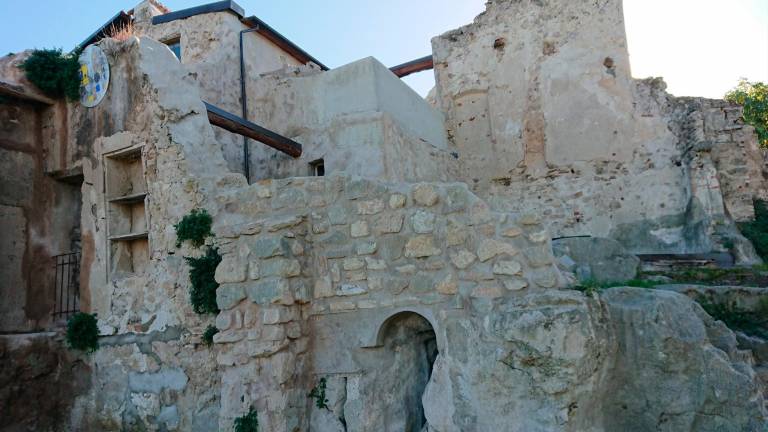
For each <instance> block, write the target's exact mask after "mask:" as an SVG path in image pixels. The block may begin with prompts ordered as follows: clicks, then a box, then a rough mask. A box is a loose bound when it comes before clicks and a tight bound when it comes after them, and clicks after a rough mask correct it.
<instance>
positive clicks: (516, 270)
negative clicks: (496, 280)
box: [493, 260, 523, 276]
mask: <svg viewBox="0 0 768 432" xmlns="http://www.w3.org/2000/svg"><path fill="white" fill-rule="evenodd" d="M522 273H523V266H522V265H520V263H519V262H517V261H514V260H510V261H499V262H497V263H496V264H494V265H493V274H497V275H506V276H517V275H520V274H522Z"/></svg>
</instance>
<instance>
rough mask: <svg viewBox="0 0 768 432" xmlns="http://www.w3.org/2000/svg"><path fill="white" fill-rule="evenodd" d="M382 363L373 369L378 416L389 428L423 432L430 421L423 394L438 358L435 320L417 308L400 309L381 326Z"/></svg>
mask: <svg viewBox="0 0 768 432" xmlns="http://www.w3.org/2000/svg"><path fill="white" fill-rule="evenodd" d="M379 338H380V339H379V340H380V341H381V346H380V348H378V349H377V350H376V351H378V357H379V365H380V366H379V367H378V368H376V369H377V370H375V371H371V372H370V373H369V378H368V379H366V381H368V382H367V383H366V384H367V385H368V386H373V388H371V387H369V392H370V391H371V390H373V392H372V393H369V394H371V396H372V398H373V399H374V400H372V401H371V402H372V404H371V405H369V406H373V407H376V408H375V410H376V411H378V412H377V413H376V415H375V416H374V417H378V418H379V419H380V421H381V423H380V427H381V429H378V430H382V431H386V432H395V431H397V432H401V431H405V432H421V431H422V430H423V429H424V426H425V425H426V417H425V416H424V407H423V405H422V396H423V395H424V391H425V390H426V388H427V384H428V383H429V379H430V377H431V375H432V367H433V365H434V362H435V359H436V358H437V354H438V348H437V338H436V335H435V330H434V328H433V327H432V324H430V322H429V321H428V320H427V319H426V318H424V317H423V316H422V315H419V314H418V313H415V312H400V313H397V314H395V315H393V316H392V317H390V318H388V319H387V320H386V321H384V323H383V324H382V326H381V328H380V329H379ZM371 420H372V419H371Z"/></svg>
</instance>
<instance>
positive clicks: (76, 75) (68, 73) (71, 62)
mask: <svg viewBox="0 0 768 432" xmlns="http://www.w3.org/2000/svg"><path fill="white" fill-rule="evenodd" d="M79 56H80V50H76V51H74V52H72V53H69V54H63V53H62V52H61V49H44V50H34V51H32V54H31V55H30V56H29V57H28V58H27V59H26V60H24V62H23V63H22V64H21V65H20V66H19V67H20V68H21V69H23V70H24V73H25V75H26V76H27V79H28V80H29V81H30V82H31V83H32V84H34V85H36V86H37V88H39V89H40V90H41V91H42V92H43V93H45V94H46V95H48V96H50V97H52V98H61V97H66V98H67V99H69V100H77V99H79V98H80V63H79V62H78V57H79Z"/></svg>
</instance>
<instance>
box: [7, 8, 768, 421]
mask: <svg viewBox="0 0 768 432" xmlns="http://www.w3.org/2000/svg"><path fill="white" fill-rule="evenodd" d="M128 23H130V26H131V27H132V29H133V33H134V36H132V37H128V38H125V39H126V40H117V39H115V38H111V37H109V29H110V28H114V27H115V26H122V25H127V24H128ZM91 44H96V45H97V46H98V47H99V48H100V49H101V50H102V51H103V53H104V54H105V55H106V58H107V59H108V63H109V75H110V78H109V84H108V89H107V91H106V94H105V96H104V99H103V100H101V102H100V103H98V104H97V105H95V106H93V107H85V106H83V105H82V104H80V103H77V102H67V101H64V100H55V99H51V98H49V97H48V96H46V95H45V94H43V93H42V92H41V91H40V90H39V89H37V88H36V87H35V86H34V85H32V84H31V83H30V82H29V81H28V80H27V79H26V77H25V76H24V72H23V71H22V70H21V69H19V68H18V65H19V64H20V63H21V62H22V61H23V60H24V59H25V58H26V56H28V55H29V53H28V52H26V53H21V54H17V55H9V56H6V57H3V58H1V59H0V95H1V96H0V97H1V99H0V169H1V171H0V172H2V180H1V182H0V215H2V221H3V224H2V229H1V230H0V255H1V256H2V258H0V269H1V273H0V274H1V275H2V282H0V298H2V301H1V302H0V334H1V335H0V365H1V366H2V368H0V387H2V388H0V429H1V430H4V431H6V430H7V431H27V430H39V431H174V430H175V431H215V430H220V431H230V430H233V424H234V421H235V419H236V418H238V417H241V416H243V415H244V414H247V413H248V412H249V410H251V409H253V410H255V411H256V412H258V418H259V425H260V429H259V430H260V431H269V432H272V431H274V432H293V431H318V432H336V431H350V432H352V431H392V432H394V431H430V432H458V431H466V432H469V431H515V432H517V431H519V432H534V431H585V432H587V431H589V432H602V431H605V432H609V431H611V432H613V431H669V432H672V431H745V432H746V431H754V432H757V431H765V430H768V429H766V427H767V426H766V424H767V423H766V422H767V419H768V412H767V411H766V404H765V395H766V393H765V391H766V383H768V343H766V342H765V341H762V342H760V341H759V340H757V339H755V340H753V341H752V342H751V343H754V346H753V347H752V348H754V347H757V348H754V349H748V348H749V347H746V346H745V343H744V341H745V340H746V339H744V338H745V337H742V336H738V335H735V334H734V332H732V331H731V330H730V329H729V328H728V327H726V325H725V324H723V322H721V321H718V320H715V319H713V318H712V317H710V316H709V315H708V314H707V313H706V312H704V310H703V309H702V308H701V307H700V306H699V305H698V304H697V303H695V302H694V301H692V300H691V299H690V298H689V297H687V296H685V295H683V294H680V293H679V292H675V290H674V289H672V288H670V289H656V290H650V289H642V288H626V287H624V288H614V289H610V290H607V291H604V292H601V293H600V294H598V295H593V296H590V295H585V294H584V293H582V292H579V291H577V290H574V289H572V287H573V286H574V284H575V283H576V282H575V278H576V277H578V276H579V274H576V275H575V276H574V272H575V270H574V268H573V265H569V263H568V262H567V261H568V260H571V258H573V259H574V260H575V261H579V259H578V257H576V255H578V254H577V253H576V252H569V253H570V254H571V255H572V256H571V257H567V258H568V259H567V260H566V259H561V258H562V257H561V256H560V253H558V256H557V257H556V255H555V253H554V252H553V239H557V240H556V241H555V242H554V243H555V250H560V249H562V248H571V249H574V250H575V249H576V248H579V247H580V246H579V244H580V241H579V240H578V239H586V240H590V241H596V242H598V243H595V244H597V245H598V247H597V249H601V250H600V251H598V252H595V251H592V252H590V253H591V254H598V255H599V254H600V253H605V254H609V253H612V252H609V249H610V248H616V249H621V252H620V253H619V252H617V254H619V255H621V256H624V257H629V258H626V259H628V260H629V261H632V260H637V258H635V257H634V256H635V255H638V256H641V257H643V256H650V255H670V256H674V255H686V256H692V255H707V256H717V257H726V259H730V260H731V261H732V263H735V264H737V265H752V264H757V263H760V262H761V260H760V258H759V257H758V256H757V254H756V253H755V250H754V248H753V247H752V245H751V244H750V242H749V241H748V240H747V239H746V238H744V237H743V236H742V235H741V234H740V233H739V230H738V228H737V225H736V223H737V222H742V221H749V220H752V219H754V218H755V212H754V207H753V201H754V200H757V199H764V198H767V196H766V191H767V189H766V181H765V178H764V167H765V162H764V159H763V157H764V156H763V153H762V151H761V149H760V148H759V146H758V142H757V138H756V135H755V133H754V130H753V128H751V127H750V126H747V125H745V124H744V123H743V121H742V112H741V108H740V107H738V106H733V105H730V104H728V103H726V102H724V101H720V100H709V99H700V98H678V97H674V96H672V95H670V94H668V93H667V92H666V91H665V84H664V83H663V81H662V80H661V79H646V80H637V79H634V78H633V77H632V75H631V71H630V64H629V54H628V51H627V44H626V36H625V30H624V17H623V11H622V2H621V0H589V1H587V0H577V1H574V0H490V1H489V2H488V4H487V10H486V11H485V12H484V13H483V14H481V15H479V16H478V17H477V18H476V19H475V21H474V22H473V23H471V24H468V25H466V26H464V27H462V28H459V29H457V30H453V31H449V32H447V33H445V34H443V35H440V36H437V37H435V38H434V39H433V40H432V46H433V52H432V54H431V57H430V58H428V59H421V60H420V61H417V62H413V63H411V64H407V65H404V66H402V67H399V68H393V69H389V68H387V67H386V66H384V65H382V64H381V63H380V62H379V61H377V60H376V59H374V58H365V59H361V60H358V61H355V62H352V63H350V64H347V65H344V66H341V67H338V68H335V69H329V68H328V67H326V66H324V65H323V64H322V63H321V61H319V60H317V59H315V58H314V57H312V56H311V55H310V54H308V53H307V52H305V51H304V50H303V49H301V48H300V47H299V46H298V45H296V44H295V43H293V42H291V41H290V40H288V39H287V38H286V37H285V36H283V35H281V34H280V33H278V32H277V31H276V30H274V29H273V28H271V27H270V26H269V25H268V24H267V23H264V22H263V21H261V20H260V19H258V18H257V17H252V16H251V17H249V16H248V15H246V14H245V12H244V11H243V9H242V8H241V7H240V6H239V5H237V4H236V3H235V2H233V1H220V2H216V3H211V4H207V5H202V6H199V7H194V8H191V9H186V10H180V11H175V12H174V11H170V10H168V9H166V8H165V7H164V6H162V5H161V4H160V3H158V2H156V1H153V0H146V1H143V2H142V3H140V4H139V5H137V6H136V7H135V8H134V9H132V10H131V11H127V12H121V13H119V14H117V15H116V16H115V18H113V19H112V20H111V21H110V22H108V23H107V24H106V25H105V26H104V27H103V28H101V29H98V30H97V31H96V32H95V33H94V34H93V35H92V36H90V37H89V38H88V39H87V40H86V41H84V43H83V46H87V45H91ZM419 65H421V67H423V66H424V65H427V67H429V66H430V65H431V66H433V67H434V75H435V78H436V86H435V89H434V90H433V92H431V93H430V95H429V97H427V98H426V99H424V98H422V97H420V96H419V95H418V94H417V93H415V92H414V91H413V90H412V89H411V88H409V87H408V86H407V85H406V84H404V83H403V82H402V81H401V79H400V77H399V76H401V75H403V74H405V73H407V72H408V71H409V70H412V69H414V68H415V69H419V68H420V66H419ZM254 138H257V139H254ZM197 209H204V210H206V211H207V212H208V213H209V214H210V215H211V216H212V217H213V230H212V231H213V236H212V237H210V238H209V239H208V240H207V242H208V244H209V246H211V247H215V248H217V249H218V251H219V253H220V254H221V256H222V260H221V262H220V263H219V264H218V266H217V267H216V270H215V281H216V282H217V283H218V284H219V286H218V289H217V290H216V303H217V306H218V308H219V309H220V311H219V313H218V314H216V315H211V314H208V315H206V314H197V313H195V311H194V310H193V307H192V305H191V304H190V295H189V289H190V268H189V265H188V264H187V262H186V261H185V259H184V258H185V257H190V256H192V257H197V256H200V254H201V253H203V252H201V251H202V249H200V248H195V247H194V246H193V245H191V244H189V242H183V243H181V244H180V245H177V236H176V231H175V229H174V225H175V224H177V223H178V222H179V221H180V220H181V219H182V218H183V217H184V216H186V215H188V214H190V212H192V211H193V210H197ZM573 239H576V240H573ZM586 240H585V241H586ZM569 242H571V243H569ZM610 250H613V249H610ZM718 259H720V258H718ZM571 264H574V263H571ZM634 265H635V266H636V265H637V263H636V262H634ZM594 271H595V272H597V271H598V270H596V269H595V270H594ZM617 271H619V270H617ZM632 272H634V268H633V270H632ZM576 273H578V272H576ZM630 278H631V277H628V278H627V279H630ZM678 291H679V290H678ZM739 292H740V293H742V294H743V295H744V296H746V297H745V298H747V300H744V301H745V302H747V303H748V302H752V303H754V302H756V301H757V299H759V298H760V296H765V295H768V293H766V292H765V290H764V289H762V290H761V289H760V288H743V289H741V290H740V291H739ZM76 311H83V312H88V313H96V314H97V318H98V327H99V333H100V337H99V344H100V349H99V350H97V351H95V352H94V353H91V354H86V353H78V352H75V351H73V350H69V349H67V348H66V346H65V345H64V343H63V338H62V332H63V331H64V329H63V324H64V323H65V322H66V319H67V317H69V316H71V314H72V313H74V312H76ZM209 325H215V326H216V328H218V330H219V332H218V333H217V334H216V335H215V336H214V339H213V341H214V344H213V346H211V347H208V346H206V345H205V344H204V343H203V342H202V334H203V332H204V331H205V330H206V328H207V327H208V326H209ZM750 340H751V339H750ZM321 382H322V388H323V390H324V392H325V393H324V397H325V398H326V402H325V403H324V404H316V401H315V400H314V399H313V398H308V397H307V395H308V393H310V392H311V391H312V389H313V388H314V389H318V388H319V387H318V385H319V384H320V383H321ZM323 405H325V406H323Z"/></svg>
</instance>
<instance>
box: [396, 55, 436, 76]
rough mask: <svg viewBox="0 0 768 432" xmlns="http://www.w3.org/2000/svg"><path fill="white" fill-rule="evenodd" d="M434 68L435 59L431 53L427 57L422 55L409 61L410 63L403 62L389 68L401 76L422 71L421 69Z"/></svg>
mask: <svg viewBox="0 0 768 432" xmlns="http://www.w3.org/2000/svg"><path fill="white" fill-rule="evenodd" d="M434 68H435V61H434V60H433V59H432V56H431V55H429V56H426V57H422V58H420V59H416V60H412V61H409V62H408V63H403V64H401V65H397V66H394V67H391V68H389V70H391V71H392V73H393V74H395V75H397V76H398V77H399V78H402V77H404V76H408V75H410V74H412V73H416V72H421V71H425V70H429V69H434Z"/></svg>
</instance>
